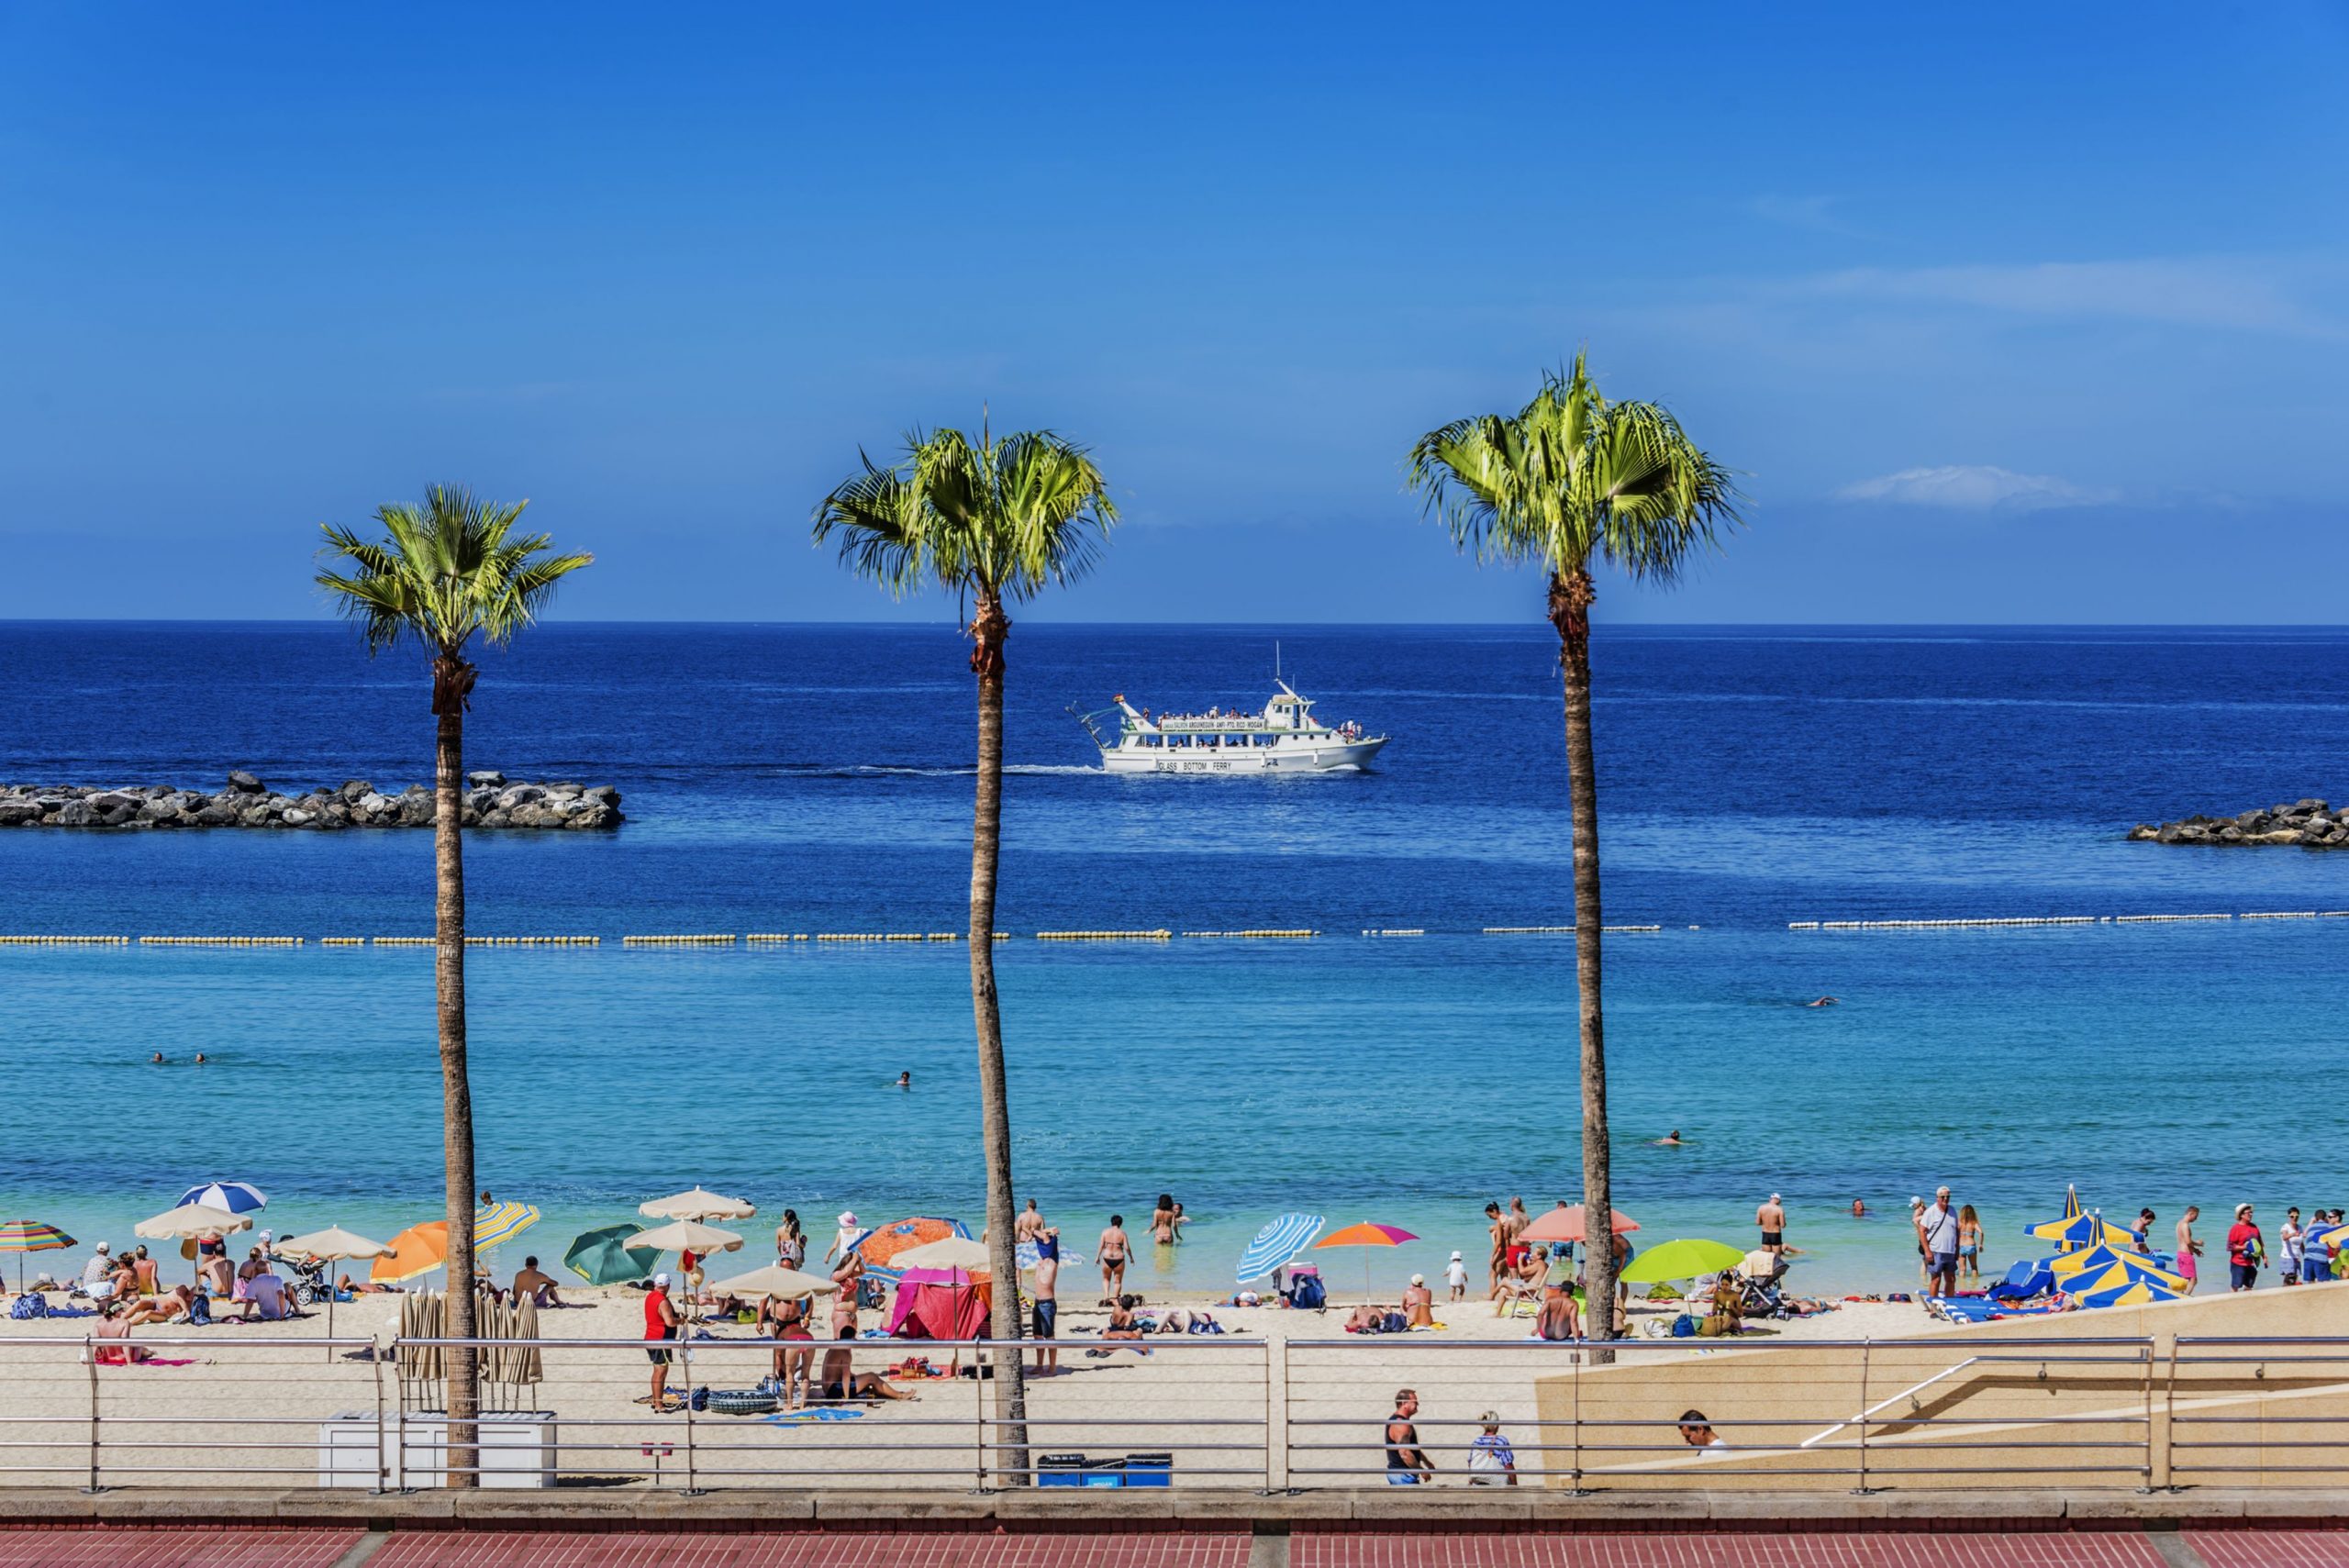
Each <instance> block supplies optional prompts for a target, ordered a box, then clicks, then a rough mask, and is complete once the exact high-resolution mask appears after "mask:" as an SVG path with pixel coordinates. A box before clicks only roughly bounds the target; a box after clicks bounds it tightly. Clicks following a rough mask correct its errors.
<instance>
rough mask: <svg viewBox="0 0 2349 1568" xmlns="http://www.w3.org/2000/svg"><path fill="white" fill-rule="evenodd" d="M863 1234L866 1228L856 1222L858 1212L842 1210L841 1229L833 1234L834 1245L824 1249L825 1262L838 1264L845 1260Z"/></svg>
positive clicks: (847, 1209) (849, 1209)
mask: <svg viewBox="0 0 2349 1568" xmlns="http://www.w3.org/2000/svg"><path fill="white" fill-rule="evenodd" d="M863 1234H864V1228H863V1226H861V1225H859V1224H857V1222H856V1210H854V1209H852V1208H844V1209H842V1210H841V1218H840V1224H839V1229H835V1230H834V1231H833V1232H832V1244H831V1245H830V1246H829V1247H827V1248H825V1249H824V1262H827V1263H836V1262H841V1261H843V1260H845V1259H846V1258H847V1257H848V1255H849V1252H850V1251H851V1250H852V1248H854V1247H855V1245H856V1242H857V1238H859V1237H861V1236H863Z"/></svg>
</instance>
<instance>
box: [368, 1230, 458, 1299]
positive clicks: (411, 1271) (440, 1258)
mask: <svg viewBox="0 0 2349 1568" xmlns="http://www.w3.org/2000/svg"><path fill="white" fill-rule="evenodd" d="M391 1249H392V1250H391V1251H388V1252H386V1253H384V1255H383V1256H382V1257H380V1258H378V1259H376V1260H375V1262H374V1266H373V1267H372V1268H370V1269H369V1270H368V1271H367V1277H368V1278H369V1279H371V1280H373V1281H374V1282H375V1283H376V1284H399V1283H400V1282H401V1281H403V1280H412V1279H414V1278H416V1277H417V1275H418V1274H429V1273H431V1272H432V1271H433V1270H435V1269H437V1268H441V1267H443V1266H445V1265H446V1264H447V1263H448V1262H449V1222H448V1221H447V1220H445V1219H435V1220H431V1221H429V1222H428V1223H426V1224H423V1225H411V1226H409V1227H408V1228H407V1229H405V1230H403V1231H401V1232H400V1233H399V1234H398V1235H396V1236H395V1237H393V1238H392V1240H391Z"/></svg>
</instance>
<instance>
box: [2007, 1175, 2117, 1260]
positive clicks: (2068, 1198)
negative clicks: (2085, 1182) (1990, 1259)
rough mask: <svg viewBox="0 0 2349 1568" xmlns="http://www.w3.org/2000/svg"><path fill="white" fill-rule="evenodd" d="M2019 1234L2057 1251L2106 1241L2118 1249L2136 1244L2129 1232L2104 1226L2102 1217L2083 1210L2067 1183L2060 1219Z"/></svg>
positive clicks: (2077, 1193)
mask: <svg viewBox="0 0 2349 1568" xmlns="http://www.w3.org/2000/svg"><path fill="white" fill-rule="evenodd" d="M2022 1233H2023V1234H2024V1235H2026V1236H2030V1237H2032V1238H2035V1239H2036V1240H2042V1241H2053V1242H2054V1243H2055V1244H2056V1248H2057V1250H2058V1251H2065V1252H2070V1251H2076V1250H2079V1249H2082V1248H2087V1247H2093V1246H2095V1245H2096V1244H2097V1243H2099V1241H2110V1242H2111V1243H2112V1244H2113V1245H2115V1246H2118V1247H2132V1246H2134V1245H2136V1241H2137V1238H2136V1236H2135V1235H2134V1234H2132V1232H2130V1231H2127V1230H2124V1229H2121V1227H2120V1226H2117V1225H2112V1224H2108V1223H2107V1222H2106V1220H2105V1218H2104V1216H2103V1215H2102V1214H2100V1213H2097V1212H2094V1211H2091V1210H2087V1209H2083V1208H2082V1207H2080V1191H2079V1188H2077V1187H2076V1186H2073V1185H2070V1184H2066V1185H2065V1188H2064V1213H2063V1217H2062V1218H2058V1219H2043V1220H2041V1221H2040V1222H2039V1223H2038V1224H2036V1225H2026V1226H2024V1227H2023V1232H2022Z"/></svg>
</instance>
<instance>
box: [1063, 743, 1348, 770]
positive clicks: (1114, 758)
mask: <svg viewBox="0 0 2349 1568" xmlns="http://www.w3.org/2000/svg"><path fill="white" fill-rule="evenodd" d="M1385 745H1386V740H1385V738H1383V737H1382V738H1381V739H1378V740H1353V741H1338V740H1331V741H1328V742H1326V743H1315V744H1308V745H1302V746H1261V747H1259V746H1246V747H1242V746H1234V747H1230V748H1221V747H1212V746H1175V747H1157V746H1151V747H1136V748H1135V749H1133V750H1132V751H1125V750H1119V751H1104V752H1102V753H1101V765H1102V766H1103V767H1104V768H1106V769H1108V771H1109V772H1110V773H1207V774H1217V773H1225V774H1234V773H1257V774H1261V773H1337V772H1341V771H1344V770H1355V771H1359V770H1361V769H1364V768H1366V767H1368V766H1369V765H1370V760H1371V759H1372V758H1373V757H1375V756H1377V755H1378V752H1379V749H1380V748H1381V747H1383V746H1385Z"/></svg>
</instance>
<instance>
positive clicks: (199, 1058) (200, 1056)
mask: <svg viewBox="0 0 2349 1568" xmlns="http://www.w3.org/2000/svg"><path fill="white" fill-rule="evenodd" d="M195 1064H196V1065H197V1066H198V1067H201V1066H203V1065H204V1052H202V1051H197V1052H196V1053H195Z"/></svg>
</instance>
